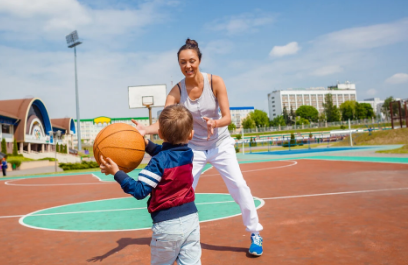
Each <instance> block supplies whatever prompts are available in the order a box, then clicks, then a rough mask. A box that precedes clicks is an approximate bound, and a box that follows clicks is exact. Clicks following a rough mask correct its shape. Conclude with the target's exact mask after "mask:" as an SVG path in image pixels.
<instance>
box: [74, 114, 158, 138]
mask: <svg viewBox="0 0 408 265" xmlns="http://www.w3.org/2000/svg"><path fill="white" fill-rule="evenodd" d="M132 119H133V120H136V121H138V122H140V123H142V124H143V125H145V126H148V125H149V118H148V117H138V118H109V117H103V116H102V117H97V118H95V119H81V122H80V126H81V139H82V140H83V141H84V143H89V144H92V143H93V142H94V140H95V138H96V136H97V135H98V133H99V132H100V131H101V130H102V129H103V128H105V127H106V126H108V125H110V124H113V123H126V124H130V125H132V126H135V125H134V124H133V123H132V121H131V120H132ZM152 122H153V123H155V122H156V119H155V118H153V120H152ZM75 123H76V120H75ZM75 142H77V135H76V134H75V135H74V143H75Z"/></svg>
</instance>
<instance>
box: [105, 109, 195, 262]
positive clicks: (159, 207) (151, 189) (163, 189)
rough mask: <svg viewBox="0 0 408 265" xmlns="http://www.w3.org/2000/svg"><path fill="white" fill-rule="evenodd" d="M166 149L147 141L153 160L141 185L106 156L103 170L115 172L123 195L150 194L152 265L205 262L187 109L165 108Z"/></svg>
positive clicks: (163, 135) (162, 117)
mask: <svg viewBox="0 0 408 265" xmlns="http://www.w3.org/2000/svg"><path fill="white" fill-rule="evenodd" d="M159 124H160V129H159V131H158V133H159V136H160V138H161V139H163V145H157V144H154V143H153V142H150V141H148V140H146V139H145V141H146V152H147V153H148V154H149V155H151V156H152V159H151V160H150V162H149V164H148V165H147V167H145V168H144V169H143V170H142V171H140V173H139V179H138V180H137V181H136V180H134V179H133V178H131V177H129V176H128V175H127V174H126V173H125V172H123V171H119V168H118V166H117V165H116V164H115V162H113V161H112V160H111V159H110V158H106V160H107V161H104V159H103V157H102V156H101V161H102V163H101V166H100V168H101V172H102V173H105V174H106V175H107V174H112V175H114V176H115V180H116V181H117V182H118V183H119V184H120V185H121V187H122V189H123V191H124V192H125V193H128V194H130V195H132V196H134V197H135V198H136V199H138V200H141V199H144V198H145V197H147V196H148V195H149V194H151V196H150V199H149V200H148V211H149V213H150V214H151V217H152V219H153V227H152V230H153V236H152V241H151V243H150V248H151V264H173V263H174V261H177V264H189V265H190V264H191V265H193V264H201V245H200V226H199V221H198V213H197V208H196V205H195V203H194V199H195V195H194V189H193V181H194V178H193V174H192V169H193V151H192V150H191V148H190V147H188V146H187V143H188V141H189V140H191V139H192V138H193V134H194V131H193V116H192V115H191V113H190V112H189V111H188V110H187V109H186V108H185V107H183V106H180V105H172V106H169V107H166V108H165V109H164V110H163V111H162V112H161V114H160V116H159Z"/></svg>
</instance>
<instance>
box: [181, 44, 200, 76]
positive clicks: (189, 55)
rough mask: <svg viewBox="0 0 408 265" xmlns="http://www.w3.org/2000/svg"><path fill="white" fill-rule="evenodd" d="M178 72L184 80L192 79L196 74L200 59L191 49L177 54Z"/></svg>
mask: <svg viewBox="0 0 408 265" xmlns="http://www.w3.org/2000/svg"><path fill="white" fill-rule="evenodd" d="M179 65H180V70H181V72H182V73H183V75H184V76H185V77H186V78H193V77H195V75H196V74H197V73H198V67H199V66H200V59H198V55H197V52H196V51H195V50H192V49H187V50H182V51H181V52H180V54H179Z"/></svg>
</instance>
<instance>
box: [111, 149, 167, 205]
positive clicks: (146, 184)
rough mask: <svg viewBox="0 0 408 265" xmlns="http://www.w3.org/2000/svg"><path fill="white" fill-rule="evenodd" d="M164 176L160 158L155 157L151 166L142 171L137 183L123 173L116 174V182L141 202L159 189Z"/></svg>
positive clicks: (150, 163)
mask: <svg viewBox="0 0 408 265" xmlns="http://www.w3.org/2000/svg"><path fill="white" fill-rule="evenodd" d="M162 176H163V167H162V166H161V165H160V163H159V159H158V157H153V158H152V159H151V160H150V162H149V164H148V165H147V166H146V167H145V168H144V169H143V170H142V171H140V173H139V179H138V180H137V181H136V180H134V179H133V178H131V177H129V176H128V175H127V174H126V173H125V172H123V171H118V172H116V174H115V180H116V181H117V182H118V183H119V184H120V186H121V187H122V189H123V191H124V192H125V193H127V194H130V195H132V196H133V197H135V198H136V199H138V200H141V199H144V198H146V196H147V195H149V193H151V192H152V190H153V189H154V188H156V187H157V184H159V182H160V180H161V178H162Z"/></svg>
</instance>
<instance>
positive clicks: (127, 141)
mask: <svg viewBox="0 0 408 265" xmlns="http://www.w3.org/2000/svg"><path fill="white" fill-rule="evenodd" d="M93 152H94V157H95V159H96V162H98V164H99V165H100V164H101V162H100V156H101V155H102V157H103V158H104V159H106V157H109V158H110V159H112V160H113V161H114V162H115V163H116V164H117V165H118V166H119V169H120V170H123V171H124V172H126V173H128V172H130V171H132V170H133V169H135V168H137V166H138V165H139V164H140V162H142V159H143V156H144V153H145V141H144V138H143V136H142V135H141V134H140V133H139V131H138V130H136V128H135V127H133V126H131V125H129V124H126V123H114V124H111V125H109V126H106V127H105V128H103V129H102V130H101V131H100V132H99V133H98V135H97V136H96V139H95V142H94V145H93Z"/></svg>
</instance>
